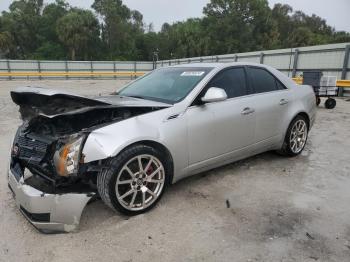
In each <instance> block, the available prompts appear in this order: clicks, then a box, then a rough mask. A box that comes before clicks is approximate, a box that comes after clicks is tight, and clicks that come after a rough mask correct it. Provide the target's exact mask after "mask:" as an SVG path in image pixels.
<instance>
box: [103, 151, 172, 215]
mask: <svg viewBox="0 0 350 262" xmlns="http://www.w3.org/2000/svg"><path fill="white" fill-rule="evenodd" d="M170 172H171V169H170V164H169V162H168V160H167V159H166V158H164V155H162V154H161V152H159V151H158V150H156V149H155V148H152V147H150V146H146V145H134V146H131V147H129V148H127V149H126V150H124V151H123V152H121V153H120V154H119V155H118V156H117V157H115V158H112V159H110V160H109V161H108V162H107V164H106V168H104V169H103V170H102V171H101V172H100V173H99V174H98V177H97V189H98V192H99V194H100V196H101V198H102V200H103V202H104V203H105V204H107V205H108V206H109V207H111V208H112V209H116V210H117V211H119V212H121V213H123V214H126V215H138V214H141V213H144V212H147V211H148V210H150V209H152V208H153V207H154V206H155V205H156V204H157V202H158V201H159V200H160V198H161V197H162V195H163V193H164V190H165V188H166V187H167V185H168V184H169V177H170Z"/></svg>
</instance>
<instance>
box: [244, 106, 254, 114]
mask: <svg viewBox="0 0 350 262" xmlns="http://www.w3.org/2000/svg"><path fill="white" fill-rule="evenodd" d="M254 112H255V110H254V109H253V108H250V107H246V108H244V109H243V111H242V112H241V114H242V115H249V114H253V113H254Z"/></svg>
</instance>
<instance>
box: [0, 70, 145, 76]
mask: <svg viewBox="0 0 350 262" xmlns="http://www.w3.org/2000/svg"><path fill="white" fill-rule="evenodd" d="M145 73H146V72H83V71H82V72H41V73H36V72H11V73H6V72H5V73H3V72H0V77H1V76H2V77H47V76H49V77H55V76H56V77H67V76H68V77H86V76H87V77H89V76H96V77H98V76H121V77H137V76H142V75H144V74H145Z"/></svg>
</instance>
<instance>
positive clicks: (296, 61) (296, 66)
mask: <svg viewBox="0 0 350 262" xmlns="http://www.w3.org/2000/svg"><path fill="white" fill-rule="evenodd" d="M298 58H299V49H295V51H294V61H293V71H292V77H293V78H294V77H295V76H296V75H297V69H298Z"/></svg>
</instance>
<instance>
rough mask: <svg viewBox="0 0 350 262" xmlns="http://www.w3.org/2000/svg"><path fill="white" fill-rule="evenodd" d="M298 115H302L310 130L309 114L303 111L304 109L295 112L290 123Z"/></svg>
mask: <svg viewBox="0 0 350 262" xmlns="http://www.w3.org/2000/svg"><path fill="white" fill-rule="evenodd" d="M298 116H302V117H303V118H305V119H306V124H307V128H308V129H309V130H310V117H309V115H308V114H307V113H306V112H305V111H301V112H299V113H297V114H296V115H295V116H294V117H293V118H292V120H291V121H290V123H292V122H293V120H294V119H295V118H296V117H298Z"/></svg>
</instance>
